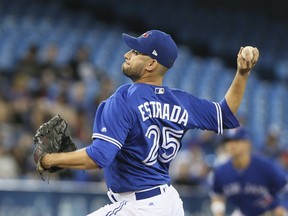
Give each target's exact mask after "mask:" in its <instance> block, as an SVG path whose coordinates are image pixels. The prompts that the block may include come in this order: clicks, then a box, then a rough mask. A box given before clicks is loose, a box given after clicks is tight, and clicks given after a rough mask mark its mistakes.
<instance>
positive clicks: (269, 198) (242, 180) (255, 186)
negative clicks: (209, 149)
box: [213, 155, 287, 216]
mask: <svg viewBox="0 0 288 216" xmlns="http://www.w3.org/2000/svg"><path fill="white" fill-rule="evenodd" d="M286 183H287V180H286V177H285V174H284V172H282V171H281V169H280V168H278V167H277V166H276V164H274V163H273V162H272V161H269V160H268V159H266V158H263V157H261V156H258V155H252V156H251V162H250V165H249V166H248V167H247V168H246V169H245V170H237V169H235V168H234V167H233V165H232V161H231V160H229V161H228V162H226V163H225V164H222V165H220V166H219V167H217V168H216V169H215V171H214V176H213V191H214V193H216V195H221V196H224V197H225V198H226V199H227V201H228V202H229V201H230V202H231V203H232V204H233V205H234V206H236V207H238V208H239V209H240V210H241V212H242V213H243V214H244V215H246V216H256V215H260V214H263V213H264V212H266V211H269V210H272V209H274V208H275V207H277V206H278V205H279V199H278V197H277V194H278V193H279V191H280V190H281V189H283V188H284V186H285V185H286Z"/></svg>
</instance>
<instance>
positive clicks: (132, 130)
mask: <svg viewBox="0 0 288 216" xmlns="http://www.w3.org/2000/svg"><path fill="white" fill-rule="evenodd" d="M238 124H239V123H238V121H237V119H236V118H235V116H234V115H233V114H232V112H231V111H230V109H229V107H228V105H227V103H226V101H225V99H224V100H222V101H221V102H220V103H214V102H209V101H207V100H203V99H199V98H196V97H194V96H192V95H190V94H188V93H186V92H184V91H181V90H176V89H170V88H168V87H162V86H161V87H159V86H153V85H147V84H140V83H135V84H127V85H123V86H122V87H120V88H119V89H118V90H117V91H116V92H115V93H114V94H113V95H112V96H111V97H110V98H109V99H107V100H106V101H104V102H102V103H101V104H100V106H99V108H98V110H97V112H96V116H95V121H94V128H93V138H94V142H93V144H92V145H91V146H89V147H88V148H87V149H86V151H87V153H88V155H89V156H90V157H91V158H92V159H93V160H94V161H95V162H96V163H97V164H98V165H99V166H100V167H101V168H104V171H105V178H106V183H107V186H108V188H111V189H112V191H114V192H127V191H136V190H143V189H146V188H151V187H153V186H156V185H161V184H165V183H167V182H169V181H170V178H169V173H168V169H169V163H170V162H171V160H172V159H173V158H174V157H175V156H176V154H177V152H178V151H179V149H180V148H181V139H182V137H183V136H184V134H185V132H186V131H187V130H188V129H192V128H200V129H208V130H213V131H215V132H216V133H222V131H223V128H232V127H236V126H238Z"/></svg>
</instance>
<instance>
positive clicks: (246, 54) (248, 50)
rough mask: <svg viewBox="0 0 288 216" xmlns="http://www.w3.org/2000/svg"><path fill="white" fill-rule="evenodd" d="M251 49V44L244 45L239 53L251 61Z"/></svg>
mask: <svg viewBox="0 0 288 216" xmlns="http://www.w3.org/2000/svg"><path fill="white" fill-rule="evenodd" d="M253 49H254V47H252V46H245V47H244V48H243V50H242V52H241V55H242V57H243V58H244V59H245V60H246V61H251V60H252V59H253Z"/></svg>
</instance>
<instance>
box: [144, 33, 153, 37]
mask: <svg viewBox="0 0 288 216" xmlns="http://www.w3.org/2000/svg"><path fill="white" fill-rule="evenodd" d="M151 33H152V32H145V33H144V34H142V37H144V38H147V37H148V36H149V35H150V34H151Z"/></svg>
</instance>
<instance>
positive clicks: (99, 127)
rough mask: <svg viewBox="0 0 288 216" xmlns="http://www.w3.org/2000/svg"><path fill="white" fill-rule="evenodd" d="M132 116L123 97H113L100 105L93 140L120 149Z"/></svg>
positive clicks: (131, 123)
mask: <svg viewBox="0 0 288 216" xmlns="http://www.w3.org/2000/svg"><path fill="white" fill-rule="evenodd" d="M132 118H133V114H131V112H130V107H129V104H127V103H126V102H125V100H124V99H123V97H121V96H117V94H116V95H113V96H112V97H110V98H109V99H108V100H107V101H104V102H102V103H101V104H100V106H99V108H98V110H97V112H96V116H95V120H94V127H93V136H92V138H93V139H101V140H105V141H107V142H110V143H111V144H113V145H115V146H117V147H118V148H119V149H121V148H122V146H123V144H124V142H125V139H126V137H127V134H128V133H129V131H130V129H131V126H132V125H133V120H132Z"/></svg>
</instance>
